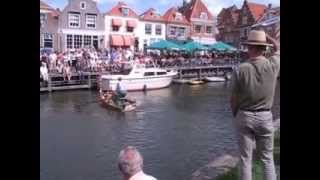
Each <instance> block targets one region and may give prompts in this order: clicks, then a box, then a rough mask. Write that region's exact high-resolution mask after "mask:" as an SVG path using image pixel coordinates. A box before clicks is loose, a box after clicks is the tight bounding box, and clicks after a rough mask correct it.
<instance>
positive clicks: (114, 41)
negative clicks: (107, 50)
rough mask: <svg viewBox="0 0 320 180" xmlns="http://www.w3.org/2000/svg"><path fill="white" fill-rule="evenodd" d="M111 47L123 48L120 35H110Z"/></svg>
mask: <svg viewBox="0 0 320 180" xmlns="http://www.w3.org/2000/svg"><path fill="white" fill-rule="evenodd" d="M110 43H111V46H123V45H124V42H123V38H122V36H121V35H111V42H110Z"/></svg>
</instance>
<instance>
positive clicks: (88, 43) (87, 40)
mask: <svg viewBox="0 0 320 180" xmlns="http://www.w3.org/2000/svg"><path fill="white" fill-rule="evenodd" d="M83 42H84V47H91V36H86V35H84V37H83Z"/></svg>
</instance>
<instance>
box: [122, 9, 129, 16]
mask: <svg viewBox="0 0 320 180" xmlns="http://www.w3.org/2000/svg"><path fill="white" fill-rule="evenodd" d="M121 11H122V15H123V16H129V8H126V7H122V8H121Z"/></svg>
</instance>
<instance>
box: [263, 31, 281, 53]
mask: <svg viewBox="0 0 320 180" xmlns="http://www.w3.org/2000/svg"><path fill="white" fill-rule="evenodd" d="M266 38H267V41H268V42H270V43H271V44H273V46H274V48H275V50H276V51H277V50H280V42H279V41H277V40H275V39H274V38H272V37H271V36H270V35H269V34H267V33H266Z"/></svg>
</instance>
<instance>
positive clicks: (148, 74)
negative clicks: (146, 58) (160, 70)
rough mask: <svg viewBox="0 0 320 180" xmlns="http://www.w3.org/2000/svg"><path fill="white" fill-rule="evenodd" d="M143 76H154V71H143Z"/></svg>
mask: <svg viewBox="0 0 320 180" xmlns="http://www.w3.org/2000/svg"><path fill="white" fill-rule="evenodd" d="M144 76H154V72H145V73H144Z"/></svg>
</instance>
